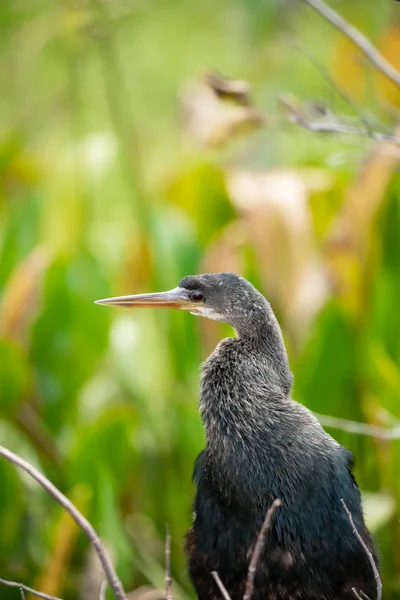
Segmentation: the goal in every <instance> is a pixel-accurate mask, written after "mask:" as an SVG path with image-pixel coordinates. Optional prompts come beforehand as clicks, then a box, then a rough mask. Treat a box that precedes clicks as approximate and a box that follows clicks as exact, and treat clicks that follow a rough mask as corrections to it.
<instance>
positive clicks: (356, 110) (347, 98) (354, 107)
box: [282, 39, 374, 138]
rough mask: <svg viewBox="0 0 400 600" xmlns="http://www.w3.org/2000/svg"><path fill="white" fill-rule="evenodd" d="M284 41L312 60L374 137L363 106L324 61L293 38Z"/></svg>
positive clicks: (367, 132)
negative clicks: (347, 91)
mask: <svg viewBox="0 0 400 600" xmlns="http://www.w3.org/2000/svg"><path fill="white" fill-rule="evenodd" d="M282 43H283V44H284V45H285V46H289V47H291V48H293V49H294V50H296V52H298V53H299V54H301V55H303V56H304V58H306V59H307V60H308V61H309V62H310V64H312V65H313V66H314V67H315V69H316V70H317V71H318V72H319V73H320V75H321V76H322V77H323V78H324V79H325V80H326V82H327V83H328V85H329V86H330V87H331V88H332V90H333V91H334V92H335V93H336V94H337V95H338V96H340V97H341V98H342V100H343V101H344V102H346V104H347V105H348V106H349V107H350V109H351V110H352V111H353V113H354V114H355V115H357V117H358V118H359V120H360V121H361V123H362V124H363V125H364V128H365V133H366V134H367V135H369V136H370V137H372V138H373V137H374V130H373V127H372V124H371V123H370V122H369V120H368V118H367V117H366V115H364V113H363V111H362V110H361V108H359V107H358V105H357V104H356V103H355V102H354V100H353V99H352V98H351V97H350V96H349V95H348V94H346V92H345V91H344V90H343V89H342V88H341V87H340V86H339V85H338V83H337V82H336V81H335V79H334V78H333V76H332V75H331V74H330V73H329V71H328V69H327V68H326V67H325V66H324V65H323V64H322V63H320V62H319V60H318V59H317V58H316V57H315V56H314V55H313V54H311V52H308V50H306V49H305V48H303V47H302V46H301V45H299V44H296V43H294V42H292V41H291V40H287V39H284V40H283V41H282Z"/></svg>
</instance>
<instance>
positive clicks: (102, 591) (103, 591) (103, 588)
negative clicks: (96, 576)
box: [99, 579, 107, 600]
mask: <svg viewBox="0 0 400 600" xmlns="http://www.w3.org/2000/svg"><path fill="white" fill-rule="evenodd" d="M106 589H107V579H103V581H102V582H101V586H100V594H99V600H106Z"/></svg>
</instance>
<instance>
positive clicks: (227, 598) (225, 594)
mask: <svg viewBox="0 0 400 600" xmlns="http://www.w3.org/2000/svg"><path fill="white" fill-rule="evenodd" d="M211 575H212V576H213V577H214V579H215V583H216V584H217V586H218V587H219V590H220V592H221V594H222V597H223V598H224V600H232V598H231V597H230V594H229V592H228V590H227V589H226V587H225V586H224V584H223V583H222V581H221V578H220V576H219V575H218V573H217V571H211Z"/></svg>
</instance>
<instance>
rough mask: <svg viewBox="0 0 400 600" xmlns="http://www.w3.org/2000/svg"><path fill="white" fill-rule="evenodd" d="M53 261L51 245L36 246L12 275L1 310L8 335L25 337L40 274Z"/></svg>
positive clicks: (0, 326)
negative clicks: (45, 246) (47, 246)
mask: <svg viewBox="0 0 400 600" xmlns="http://www.w3.org/2000/svg"><path fill="white" fill-rule="evenodd" d="M49 261H50V252H49V251H48V249H47V248H44V247H37V248H35V249H34V250H33V251H32V252H31V253H30V254H29V255H28V256H27V257H26V258H25V259H24V260H23V261H22V262H20V263H19V264H18V265H17V267H16V268H15V270H14V272H13V274H12V275H11V277H10V279H9V281H8V284H7V286H6V288H5V291H4V296H3V301H2V304H1V310H0V331H1V333H2V335H4V336H6V337H8V338H12V339H15V338H20V337H21V336H23V334H24V331H25V328H26V325H27V323H28V321H29V319H30V317H31V315H32V314H33V313H34V311H35V309H36V305H37V300H38V290H39V285H40V276H41V275H42V274H43V272H44V270H45V269H46V267H47V265H48V264H49Z"/></svg>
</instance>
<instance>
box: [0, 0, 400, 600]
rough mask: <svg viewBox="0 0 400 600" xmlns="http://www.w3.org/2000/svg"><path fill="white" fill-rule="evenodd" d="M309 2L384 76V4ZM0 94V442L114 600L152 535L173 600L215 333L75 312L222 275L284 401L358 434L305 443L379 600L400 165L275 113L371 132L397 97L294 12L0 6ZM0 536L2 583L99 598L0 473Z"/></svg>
mask: <svg viewBox="0 0 400 600" xmlns="http://www.w3.org/2000/svg"><path fill="white" fill-rule="evenodd" d="M332 6H334V7H335V8H336V9H337V10H338V11H339V12H341V13H342V14H343V15H344V16H345V17H346V18H347V19H349V20H350V21H351V22H352V23H354V24H355V25H356V26H357V27H359V28H360V29H361V30H362V31H363V32H364V33H365V34H366V35H368V37H369V38H370V39H371V40H372V41H373V42H374V43H375V44H376V45H377V46H378V47H379V48H380V50H381V51H382V52H383V53H384V55H385V56H386V57H387V58H388V60H389V61H390V62H391V63H392V64H393V65H395V66H396V65H397V67H398V68H400V4H398V3H396V2H392V1H390V0H368V1H367V0H353V2H351V3H350V2H346V1H345V0H343V1H341V2H340V1H339V0H335V1H334V0H332ZM209 70H211V71H218V72H220V73H222V74H223V75H225V76H229V77H232V78H234V79H235V80H239V82H241V83H239V84H238V86H239V88H240V89H241V90H246V83H245V82H248V83H249V84H250V85H251V88H252V91H251V97H250V96H249V94H248V92H247V90H246V91H245V92H244V93H243V94H242V95H241V94H236V93H233V94H230V93H228V94H224V93H222V94H221V93H218V90H216V89H215V88H213V87H212V86H211V87H210V85H209V84H208V83H207V81H206V79H205V73H206V72H208V71H209ZM0 86H1V94H0V252H1V260H0V294H1V297H0V443H1V444H4V445H5V446H7V447H8V448H10V449H11V450H13V451H15V452H17V453H19V454H20V455H21V456H23V457H25V458H26V459H28V460H30V461H31V462H32V463H33V464H34V465H36V466H37V467H39V468H40V469H41V470H42V471H43V472H44V473H45V474H46V475H47V476H48V477H49V478H50V479H51V480H52V481H53V482H54V483H55V484H56V485H57V486H59V488H60V489H61V490H62V491H63V492H64V493H65V494H67V495H68V497H69V498H70V499H71V500H72V501H73V502H74V503H75V504H76V505H77V507H78V508H79V509H80V510H81V511H82V513H83V514H84V515H85V516H86V517H87V518H88V519H89V520H90V521H91V522H92V524H93V525H94V526H95V528H96V529H97V531H98V532H99V533H100V535H101V536H102V538H103V539H104V540H105V541H106V544H107V547H108V549H109V551H110V553H111V555H112V556H113V559H114V561H115V564H116V567H117V570H118V573H119V574H120V577H121V578H122V580H123V582H124V585H125V587H126V589H127V590H137V591H136V592H135V593H134V597H135V598H139V597H142V596H143V595H144V594H147V593H149V594H150V596H149V597H152V595H151V592H150V588H148V587H143V586H155V587H160V588H163V585H164V583H163V579H164V541H165V532H166V523H168V525H169V529H170V532H171V535H172V574H173V578H174V593H175V596H174V597H175V598H182V599H184V600H187V599H188V598H193V597H194V593H193V591H192V590H191V587H190V584H189V581H188V577H187V574H186V570H185V560H184V555H183V549H182V545H183V542H182V538H183V536H184V533H185V531H186V530H187V529H188V527H189V526H190V523H191V501H192V496H193V493H194V489H193V487H192V484H191V472H192V465H193V461H194V459H195V457H196V455H197V454H198V452H199V451H200V450H201V449H202V447H203V445H204V438H203V431H202V425H201V421H200V417H199V414H198V412H197V394H198V383H199V380H198V374H199V363H200V362H201V361H202V360H204V359H205V357H206V356H207V354H208V353H209V352H210V351H211V350H212V349H213V347H214V345H215V344H216V343H217V342H218V340H219V339H220V338H221V337H222V336H224V335H232V333H231V331H230V330H229V328H227V327H224V326H221V325H219V324H217V323H215V322H207V321H206V320H201V319H195V318H194V317H193V316H191V315H190V314H186V313H180V312H176V313H174V312H173V311H151V310H141V311H139V310H137V311H124V310H123V309H110V308H106V307H100V306H96V305H94V304H93V301H94V300H96V299H99V298H104V297H107V296H111V295H119V294H130V293H135V292H136V293H138V292H145V291H156V290H163V289H170V288H172V287H175V285H177V283H178V281H179V280H180V279H181V278H182V277H183V276H185V275H188V274H194V273H199V272H208V271H222V270H225V271H235V272H237V273H240V274H242V275H244V276H246V277H247V278H249V279H250V280H251V281H252V282H253V283H254V284H255V285H256V286H257V287H259V289H260V290H262V292H263V293H265V295H266V296H267V297H268V299H269V300H270V302H271V304H272V306H273V308H274V310H275V312H276V314H277V316H278V318H279V321H280V323H281V325H282V328H283V331H284V335H285V341H286V345H287V349H288V352H289V355H290V361H291V365H292V369H293V371H294V376H295V388H294V398H295V399H296V400H297V401H299V402H302V403H304V404H305V405H306V406H308V407H309V408H310V409H311V410H313V411H316V412H318V413H320V414H323V415H329V416H331V417H336V418H341V419H346V420H347V421H355V422H359V423H365V424H367V425H369V426H374V427H377V428H378V429H377V430H376V431H377V432H378V434H380V437H373V436H371V435H360V434H355V433H352V432H351V431H348V430H349V429H352V428H354V425H353V424H352V423H348V422H347V423H346V422H340V423H339V425H340V428H339V429H337V428H335V429H333V428H329V427H328V428H327V430H328V431H329V432H330V433H331V434H332V435H333V436H334V437H335V438H336V439H337V440H338V441H339V442H340V443H341V444H344V445H345V446H347V447H348V448H349V449H350V450H351V451H352V452H353V453H354V454H355V457H356V469H355V471H356V476H357V478H358V481H359V483H360V486H361V488H362V491H363V495H364V496H365V507H366V513H367V519H368V523H369V525H370V527H371V529H372V531H373V532H374V535H375V536H376V538H377V540H378V544H379V548H380V552H381V561H382V579H383V586H384V598H385V599H388V600H389V599H390V600H392V599H395V598H400V523H399V515H400V477H399V465H400V441H399V439H398V438H399V437H400V402H399V399H400V317H399V306H400V176H399V173H398V169H399V164H400V162H399V148H397V151H396V148H395V147H394V146H389V145H388V144H385V143H377V142H375V141H373V140H371V139H368V137H367V136H365V138H363V137H358V138H353V137H350V136H332V135H324V136H321V135H319V134H316V133H312V132H309V131H306V130H305V129H302V128H300V127H299V126H298V125H296V124H293V123H290V122H289V120H288V118H287V115H286V114H285V112H284V111H282V108H281V106H280V102H279V97H280V95H281V94H291V95H292V96H291V98H292V99H298V101H299V102H301V103H302V106H304V107H305V108H306V110H307V111H308V114H309V115H310V118H313V119H314V118H315V119H317V120H321V119H322V120H327V122H329V119H332V118H335V117H332V112H333V113H334V114H335V115H337V114H338V115H341V116H342V115H343V116H344V117H343V118H345V119H346V122H347V123H350V124H354V125H356V126H359V127H361V128H362V127H363V126H364V125H363V124H365V122H367V123H369V124H370V125H371V127H372V128H373V129H375V130H377V131H381V132H390V131H391V130H393V128H394V127H395V126H396V119H398V117H399V114H400V113H399V110H400V93H399V90H398V89H396V88H395V87H394V86H393V84H391V83H390V82H388V81H387V80H386V79H385V78H384V77H383V76H382V75H380V74H377V73H376V71H374V70H373V69H372V68H371V66H370V65H369V64H368V63H367V61H366V60H365V58H364V57H363V56H362V55H361V54H360V53H359V52H357V50H356V49H355V48H354V47H353V46H352V45H351V44H350V43H349V42H348V41H347V40H346V39H345V38H344V37H343V35H341V34H340V33H339V32H337V31H336V30H334V29H333V28H332V27H331V26H330V25H328V24H327V23H326V22H325V21H323V20H322V19H321V18H320V16H319V15H317V14H316V13H314V12H313V11H312V10H311V9H310V8H309V7H307V6H306V5H305V4H304V3H303V2H301V1H300V0H298V1H297V2H296V1H291V0H219V1H218V2H215V1H214V0H212V1H211V0H202V1H201V2H193V0H175V1H174V2H171V1H167V0H150V1H146V2H144V1H142V0H35V1H34V2H32V0H2V2H1V3H0ZM234 87H235V86H234ZM235 89H236V88H235ZM293 101H295V100H293ZM396 152H397V153H396ZM321 419H322V422H329V420H328V421H327V420H326V419H325V420H324V418H323V417H321ZM379 428H383V429H379ZM382 431H383V433H382ZM367 432H370V431H369V430H368V431H367ZM385 436H386V437H385ZM390 438H392V439H390ZM0 532H1V534H0V576H1V577H3V578H8V579H13V580H18V581H23V582H24V583H26V584H28V585H31V586H33V587H35V588H37V589H40V590H42V591H44V592H47V593H49V594H52V595H57V596H61V597H62V598H64V599H65V600H70V599H75V598H79V599H82V600H92V599H95V598H96V599H97V598H98V597H99V589H100V585H101V582H102V579H103V576H102V575H101V572H100V570H99V567H98V566H97V563H96V561H95V560H94V558H93V556H92V554H91V552H90V550H89V547H88V543H87V541H86V539H85V538H84V536H83V535H82V533H81V532H79V531H78V530H77V528H76V526H75V525H74V523H73V522H72V521H71V519H70V518H69V517H68V516H67V515H66V514H65V513H64V512H63V510H61V508H60V507H58V506H57V505H56V504H55V502H54V501H53V499H52V498H49V497H48V496H47V495H46V494H45V493H44V492H43V491H42V490H41V489H40V488H39V486H38V485H37V484H36V483H35V482H33V481H32V480H30V479H29V478H28V477H25V476H24V475H22V474H21V473H20V472H17V471H16V470H15V469H14V468H13V467H12V466H11V465H9V464H8V463H6V462H5V461H3V460H1V461H0ZM18 594H19V592H18V590H13V589H9V588H6V587H2V588H1V589H0V597H1V598H2V599H3V598H4V600H9V599H10V600H11V599H16V598H18V597H19V595H18ZM107 597H108V598H110V597H111V594H109V595H108V596H107Z"/></svg>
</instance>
